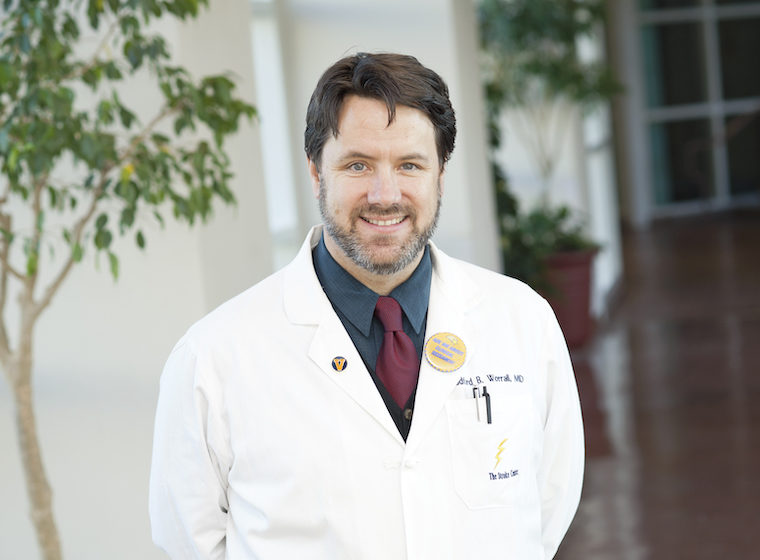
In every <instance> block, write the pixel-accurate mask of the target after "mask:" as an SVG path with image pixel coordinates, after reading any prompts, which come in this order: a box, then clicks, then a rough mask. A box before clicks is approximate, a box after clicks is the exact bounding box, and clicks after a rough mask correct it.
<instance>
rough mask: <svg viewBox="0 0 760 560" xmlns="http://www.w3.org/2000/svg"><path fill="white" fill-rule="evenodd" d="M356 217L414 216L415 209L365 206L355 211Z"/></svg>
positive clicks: (397, 205)
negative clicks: (368, 215)
mask: <svg viewBox="0 0 760 560" xmlns="http://www.w3.org/2000/svg"><path fill="white" fill-rule="evenodd" d="M353 213H354V215H356V216H359V215H361V214H371V215H373V216H378V217H385V216H398V215H399V214H404V215H410V216H414V215H415V214H416V212H415V210H414V208H411V207H409V206H405V205H402V204H391V205H390V206H381V205H379V204H365V205H364V206H361V207H359V208H357V209H355V210H354V212H353Z"/></svg>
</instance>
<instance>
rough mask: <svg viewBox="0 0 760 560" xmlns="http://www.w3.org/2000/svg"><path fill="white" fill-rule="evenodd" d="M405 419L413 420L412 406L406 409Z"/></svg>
mask: <svg viewBox="0 0 760 560" xmlns="http://www.w3.org/2000/svg"><path fill="white" fill-rule="evenodd" d="M404 419H405V420H411V419H412V409H411V408H407V409H406V410H404Z"/></svg>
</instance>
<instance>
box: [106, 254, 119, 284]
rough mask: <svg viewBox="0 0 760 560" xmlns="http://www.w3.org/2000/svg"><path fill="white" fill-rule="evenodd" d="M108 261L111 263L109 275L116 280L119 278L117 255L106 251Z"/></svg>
mask: <svg viewBox="0 0 760 560" xmlns="http://www.w3.org/2000/svg"><path fill="white" fill-rule="evenodd" d="M108 261H109V263H110V264H111V276H113V279H114V280H116V279H118V278H119V257H117V256H116V254H114V253H112V252H110V251H109V252H108Z"/></svg>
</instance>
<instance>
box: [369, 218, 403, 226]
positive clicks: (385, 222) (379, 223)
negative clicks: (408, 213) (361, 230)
mask: <svg viewBox="0 0 760 560" xmlns="http://www.w3.org/2000/svg"><path fill="white" fill-rule="evenodd" d="M364 219H365V220H366V221H368V222H369V223H370V224H372V225H375V226H394V225H396V224H400V223H401V222H402V221H403V220H404V218H393V219H392V220H372V219H370V218H364Z"/></svg>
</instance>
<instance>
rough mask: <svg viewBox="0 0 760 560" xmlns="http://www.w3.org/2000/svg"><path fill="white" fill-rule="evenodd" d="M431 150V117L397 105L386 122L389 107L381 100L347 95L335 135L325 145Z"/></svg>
mask: <svg viewBox="0 0 760 560" xmlns="http://www.w3.org/2000/svg"><path fill="white" fill-rule="evenodd" d="M355 144H360V145H362V146H365V147H366V148H369V147H375V148H387V147H389V146H396V147H398V148H400V149H403V148H408V147H414V149H415V150H417V151H420V150H425V151H427V150H432V151H433V153H435V150H436V146H435V129H434V127H433V123H432V122H430V119H429V118H428V117H427V115H425V113H423V112H422V111H420V110H419V109H414V108H412V107H408V106H406V105H396V114H395V117H394V119H393V121H391V122H390V123H389V122H388V108H387V107H386V105H385V103H384V102H383V101H380V100H378V99H372V98H367V97H359V96H356V95H350V96H348V97H346V99H345V100H344V101H343V105H342V107H341V111H340V115H339V117H338V135H337V137H331V138H329V139H328V141H327V144H326V145H325V148H326V149H327V148H328V147H329V146H330V145H332V148H338V147H348V145H351V147H354V146H353V145H355Z"/></svg>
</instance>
